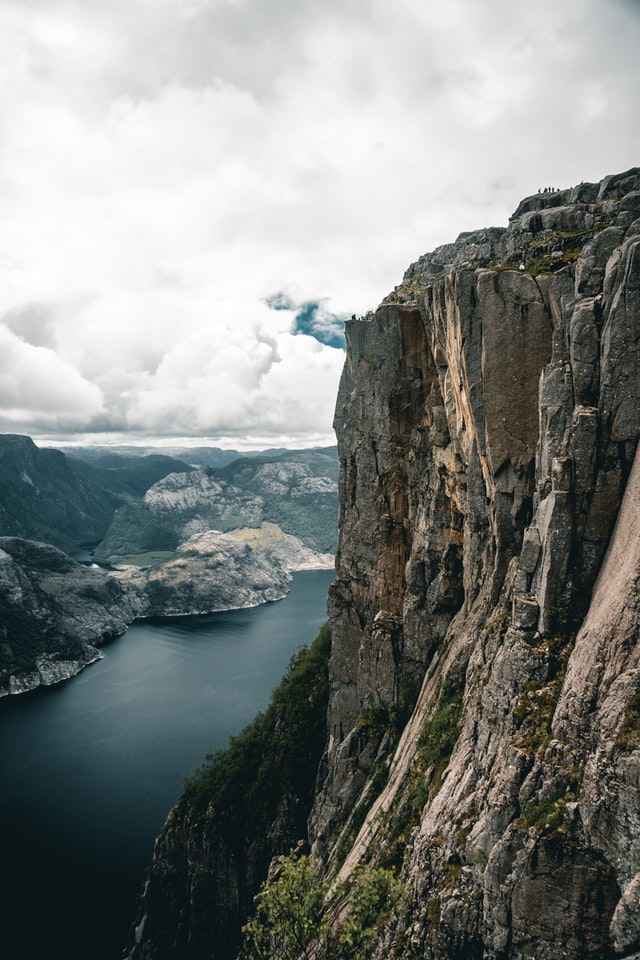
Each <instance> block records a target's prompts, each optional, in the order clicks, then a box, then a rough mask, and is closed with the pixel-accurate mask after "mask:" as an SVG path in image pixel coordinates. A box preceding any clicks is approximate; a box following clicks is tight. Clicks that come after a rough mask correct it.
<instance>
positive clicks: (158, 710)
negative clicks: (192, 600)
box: [0, 570, 333, 960]
mask: <svg viewBox="0 0 640 960" xmlns="http://www.w3.org/2000/svg"><path fill="white" fill-rule="evenodd" d="M332 579H333V571H327V570H322V571H306V572H301V573H298V574H296V575H295V576H294V581H293V584H292V588H291V591H290V593H289V595H288V597H287V598H286V599H285V600H281V601H279V602H278V603H269V604H265V605H263V606H260V607H255V608H253V609H250V610H237V611H232V612H229V613H217V614H212V615H210V616H202V617H184V618H178V619H173V620H158V621H145V622H140V623H136V624H133V625H132V626H131V627H130V628H129V630H128V631H127V633H126V634H124V635H123V636H122V637H120V638H118V639H117V640H115V641H114V642H113V643H111V644H109V646H108V647H105V649H104V652H105V658H104V660H102V661H100V662H98V663H96V664H93V665H92V666H90V667H88V668H87V669H86V670H84V671H83V672H82V673H81V674H79V675H78V676H77V677H74V678H73V679H71V680H69V681H67V682H65V683H63V684H60V685H58V686H57V687H54V688H51V689H49V690H45V691H38V692H35V693H33V694H25V695H22V696H20V697H17V698H4V699H3V700H0V776H1V778H2V779H1V785H0V858H1V859H0V863H1V864H2V872H3V877H4V878H5V880H6V882H7V883H8V885H9V892H8V896H5V897H3V899H2V900H1V901H0V903H1V904H2V906H1V907H0V942H1V943H2V944H3V947H4V948H6V947H7V946H8V943H9V942H12V943H13V944H14V946H13V947H12V951H9V952H7V953H6V954H5V955H6V956H16V957H18V956H19V957H21V960H31V958H34V960H35V958H36V957H38V958H40V957H44V956H50V957H56V958H57V957H58V956H60V957H65V960H80V958H82V960H88V958H90V960H117V958H118V957H119V956H120V954H121V949H122V946H123V944H124V941H125V940H126V937H127V933H128V929H129V926H130V924H131V922H132V920H133V919H134V916H135V900H136V894H137V891H138V889H139V886H140V884H141V882H142V879H143V876H144V870H145V868H146V866H147V865H148V864H149V862H150V860H151V855H152V849H153V840H154V838H155V836H156V835H157V833H158V832H159V830H160V829H161V827H162V824H163V822H164V820H165V818H166V815H167V813H168V811H169V809H170V807H171V806H172V804H173V803H174V802H175V800H176V799H177V797H178V796H179V794H180V790H181V787H182V781H183V777H184V776H185V775H187V774H188V773H190V772H191V770H192V769H193V768H194V767H195V766H197V765H198V764H199V763H201V762H202V760H203V759H204V757H205V755H206V754H207V753H209V752H212V751H213V750H216V749H218V748H219V747H224V746H226V744H227V742H228V739H229V736H230V735H231V734H234V733H237V732H238V731H239V730H241V729H242V727H244V726H245V725H246V724H247V723H248V722H249V721H250V720H252V719H253V717H254V716H255V714H256V713H257V712H258V711H259V710H262V709H264V707H265V706H266V705H267V703H268V701H269V695H270V693H271V691H272V689H273V687H274V686H275V685H276V684H277V683H278V681H279V679H280V677H281V676H282V674H283V672H284V670H285V669H286V666H287V663H288V661H289V659H290V657H291V655H292V654H293V653H294V652H295V651H296V650H298V649H299V647H300V646H301V645H302V644H303V643H310V642H311V641H312V640H313V639H314V637H315V636H316V634H317V633H318V630H319V628H320V626H321V625H322V623H323V622H324V620H325V619H326V594H327V589H328V587H329V584H330V583H331V580H332ZM18 944H20V946H18ZM3 953H4V950H3Z"/></svg>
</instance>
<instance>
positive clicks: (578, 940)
mask: <svg viewBox="0 0 640 960" xmlns="http://www.w3.org/2000/svg"><path fill="white" fill-rule="evenodd" d="M639 217H640V171H638V170H633V171H629V172H628V173H626V174H623V175H620V176H616V177H610V178H607V179H605V180H604V181H602V183H601V184H596V185H592V184H584V185H581V186H580V187H577V188H574V189H573V190H567V191H563V192H559V193H556V194H552V195H537V196H534V197H531V198H529V199H527V200H525V201H524V202H523V203H522V204H521V205H520V207H519V208H518V210H517V211H516V213H515V214H514V216H513V217H512V218H511V221H510V224H509V227H508V228H507V229H506V230H503V231H499V230H488V231H481V232H479V233H475V234H465V235H463V236H461V237H460V238H459V239H458V241H457V242H456V243H455V244H454V245H451V246H449V247H445V248H441V249H439V250H437V251H436V252H435V253H434V254H432V255H428V256H426V257H423V258H422V259H421V260H420V261H418V263H416V264H414V265H413V266H412V267H411V268H410V269H409V270H408V271H407V274H406V275H405V279H404V281H403V283H402V284H401V285H400V286H399V287H398V288H397V289H396V291H395V292H394V294H392V295H391V296H390V297H388V298H387V300H386V302H385V303H383V305H382V306H381V307H380V308H379V309H378V311H377V312H376V314H375V316H374V317H372V318H371V319H368V320H364V321H356V322H352V323H351V324H349V325H348V330H347V335H348V343H349V350H348V357H347V364H346V366H345V372H344V376H343V380H342V384H341V387H340V393H339V398H338V406H337V417H336V428H337V433H338V442H339V450H340V456H341V493H340V495H341V519H340V543H339V555H338V561H337V578H336V582H335V585H334V587H333V588H332V591H331V597H330V612H331V620H332V625H333V652H332V659H331V665H330V678H331V679H330V682H331V693H330V706H329V743H328V749H327V755H326V757H325V760H324V763H323V771H322V780H321V784H320V791H319V795H318V797H317V799H316V804H315V808H314V812H313V815H312V819H311V830H312V836H313V839H314V841H315V849H316V851H317V853H318V855H320V856H322V858H323V859H324V860H325V862H327V863H332V864H333V865H334V868H335V869H337V868H341V869H342V872H343V874H345V873H348V871H349V870H350V869H351V867H352V865H353V864H354V863H355V862H357V860H358V859H359V858H364V859H365V860H366V861H371V862H374V863H385V864H388V863H395V864H397V865H398V867H399V868H400V869H401V871H402V875H403V876H404V878H405V879H406V880H407V882H408V884H409V894H410V896H409V904H408V913H407V917H406V918H405V919H403V920H402V922H398V925H397V928H396V929H390V930H389V932H388V936H387V938H386V940H385V942H384V943H383V944H382V945H381V946H380V948H379V949H378V951H377V952H376V953H375V956H377V957H386V956H389V955H391V956H394V957H402V958H407V960H408V958H409V957H428V958H434V960H435V958H438V960H444V958H454V957H465V958H469V960H471V958H474V957H478V958H480V957H486V958H496V960H497V958H501V960H502V958H504V960H506V958H516V957H518V958H519V957H529V956H531V957H533V956H535V957H536V958H538V960H545V958H549V960H551V958H554V960H555V958H560V957H563V958H575V960H578V958H585V957H606V956H613V955H617V956H629V955H631V954H632V953H633V952H635V951H637V950H638V949H640V904H639V901H638V889H639V887H640V873H639V871H640V856H639V850H638V837H639V835H640V834H639V831H638V827H639V826H640V795H639V793H638V777H639V774H640V753H639V752H638V748H639V747H640V737H639V734H640V722H639V721H640V713H639V708H638V701H639V700H640V696H639V693H640V672H639V671H638V651H639V649H640V646H639V643H638V641H639V639H640V637H639V624H640V617H639V600H638V586H639V577H640V554H639V551H638V537H637V524H638V503H639V499H640V486H639V484H640V465H638V464H637V463H636V465H635V468H633V472H632V467H633V464H634V458H635V459H637V457H636V449H637V445H638V437H639V436H640V363H639V360H640V357H639V345H640V297H639V294H640V219H639ZM630 475H631V476H630ZM621 505H622V508H621ZM616 518H617V519H618V522H617V526H615V528H614V524H615V523H616ZM605 555H606V559H605ZM603 561H604V562H603ZM596 578H598V579H597V584H596V588H595V591H594V592H593V595H592V591H593V587H594V583H596ZM576 635H577V636H576ZM417 684H421V691H420V693H419V695H418V697H417V701H416V703H415V709H414V712H413V715H412V717H411V719H410V720H409V723H408V724H407V725H406V727H405V728H404V730H403V732H402V735H401V736H400V739H399V743H398V744H397V747H396V742H395V741H396V737H397V730H398V726H397V724H396V725H394V723H393V721H394V718H395V717H397V716H403V715H404V714H406V712H407V711H408V709H409V708H410V707H412V706H413V701H414V699H415V697H416V693H417ZM374 765H375V766H374ZM386 765H388V768H389V769H388V781H387V783H386V785H385V786H384V787H381V786H380V782H381V779H382V778H381V776H380V775H379V773H378V775H377V777H375V778H373V780H372V779H370V774H371V773H372V771H374V772H376V768H377V771H379V770H380V768H381V767H382V768H383V769H384V767H385V766H386ZM354 808H355V812H354ZM365 812H366V819H364V823H363V824H362V826H360V824H361V823H362V820H363V818H364V817H365ZM345 857H346V861H345V859H344V858H345Z"/></svg>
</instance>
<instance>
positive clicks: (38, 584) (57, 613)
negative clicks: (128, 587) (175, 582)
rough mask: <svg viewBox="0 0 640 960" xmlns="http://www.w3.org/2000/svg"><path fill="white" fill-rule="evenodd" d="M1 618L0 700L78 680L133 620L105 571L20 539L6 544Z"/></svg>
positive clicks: (0, 543)
mask: <svg viewBox="0 0 640 960" xmlns="http://www.w3.org/2000/svg"><path fill="white" fill-rule="evenodd" d="M0 610H1V613H0V696H5V695H7V694H12V693H25V692H26V691H28V690H34V689H36V688H37V687H40V686H49V685H51V684H53V683H58V682H59V681H60V680H66V679H68V678H69V677H72V676H74V675H75V674H76V673H79V672H80V670H82V669H83V668H84V667H86V666H87V665H88V664H89V663H93V662H94V661H95V660H98V659H100V658H101V657H102V656H103V654H102V653H101V651H100V650H99V649H98V648H99V647H100V646H101V645H102V644H104V643H105V642H107V641H108V640H111V639H113V638H114V637H117V636H118V635H119V634H121V633H124V631H125V630H126V628H127V624H128V623H130V622H131V621H132V620H133V618H134V612H133V610H132V607H131V604H130V603H129V601H128V599H127V597H126V595H125V593H124V591H123V589H122V587H121V586H120V584H118V583H116V582H115V581H114V580H112V579H111V578H110V577H108V576H106V574H105V573H104V572H103V571H101V570H97V569H95V568H89V567H86V566H83V565H82V564H79V563H76V562H75V561H74V560H71V558H70V557H68V556H67V555H66V554H64V553H62V551H60V550H58V549H57V548H56V547H53V546H51V545H49V544H46V543H37V542H34V541H31V540H21V539H19V538H17V537H0Z"/></svg>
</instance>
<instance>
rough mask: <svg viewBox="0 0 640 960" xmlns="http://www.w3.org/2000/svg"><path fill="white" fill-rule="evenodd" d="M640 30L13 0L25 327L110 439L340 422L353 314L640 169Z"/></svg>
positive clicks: (421, 13)
mask: <svg viewBox="0 0 640 960" xmlns="http://www.w3.org/2000/svg"><path fill="white" fill-rule="evenodd" d="M639 43H640V16H639V14H638V7H637V4H631V3H629V2H628V0H582V2H581V3H580V4H565V5H561V6H560V7H558V5H557V4H555V3H552V2H551V0H541V2H540V3H539V4H536V5H535V6H531V5H529V6H526V5H514V4H512V3H508V2H507V0H490V2H489V3H487V4H484V5H480V4H477V3H475V2H472V0H450V2H449V3H447V4H440V3H435V2H433V0H431V2H430V0H398V2H397V3H396V4H389V3H388V2H384V3H383V2H382V0H363V2H358V3H356V2H355V0H326V3H323V4H317V3H311V0H274V2H273V3H270V4H269V5H266V4H265V3H264V2H261V0H216V2H213V0H211V2H209V0H110V2H109V3H108V4H91V5H82V4H78V3H76V2H75V0H59V2H58V3H56V4H55V10H54V9H53V8H52V5H51V3H50V2H49V0H21V2H19V3H18V2H15V0H0V117H2V126H1V128H0V136H1V137H2V151H1V153H0V204H1V206H2V211H3V215H2V218H0V250H1V251H2V253H1V254H0V320H3V321H4V323H5V325H6V327H7V329H9V328H10V330H11V331H12V332H13V334H14V335H15V336H17V337H21V338H22V340H23V341H24V343H25V344H26V343H30V344H31V345H32V346H33V347H43V348H45V349H46V350H48V351H50V355H51V356H53V357H55V359H56V362H57V363H58V364H59V365H60V369H65V370H69V371H73V374H74V379H73V382H74V383H77V384H85V385H90V386H92V387H93V390H94V392H93V393H92V397H94V398H95V397H100V398H101V400H100V404H98V403H96V402H92V403H87V404H86V416H85V417H84V424H83V425H84V428H85V429H87V430H88V429H90V428H95V429H98V428H99V429H101V430H106V429H111V428H115V425H116V424H117V425H118V429H128V430H134V429H136V430H137V429H139V430H143V429H149V430H150V431H151V430H153V431H159V432H162V433H163V434H169V433H170V432H171V431H180V432H181V435H182V434H183V433H184V432H186V433H189V432H190V431H194V432H196V433H198V434H199V435H204V434H203V431H206V430H211V431H215V430H217V429H219V430H223V429H227V428H228V429H229V430H233V431H234V434H233V435H234V436H240V435H241V434H242V431H243V429H244V431H245V434H246V436H247V437H248V436H249V435H252V436H257V435H258V434H259V432H260V430H261V428H262V427H261V425H262V423H263V422H264V424H265V426H264V431H263V432H265V433H267V432H268V433H269V435H271V433H272V432H273V431H278V430H279V431H280V432H281V433H282V434H283V435H284V434H286V435H287V436H288V435H289V434H290V432H291V431H290V427H291V425H292V424H293V423H297V424H298V427H297V428H296V429H297V430H298V431H299V434H298V436H299V439H300V441H302V440H304V438H305V436H306V434H305V431H307V430H312V429H317V432H319V433H322V434H323V435H324V436H326V437H327V438H330V437H331V426H330V425H331V416H332V407H333V404H334V401H335V392H336V389H337V383H338V376H339V367H340V359H341V356H342V354H341V353H340V350H339V347H340V345H341V342H342V341H341V322H342V320H343V319H344V318H345V317H347V316H351V314H353V313H356V314H358V315H361V314H363V313H365V312H366V311H367V310H368V309H370V308H374V307H375V306H376V304H377V303H378V302H379V301H380V299H381V298H382V297H383V296H385V295H386V294H387V293H388V292H389V291H390V290H391V289H393V287H394V286H395V285H396V284H397V283H398V282H399V280H400V279H401V277H402V274H403V272H404V270H405V268H406V267H407V266H408V264H409V263H410V262H411V261H413V260H415V259H417V258H418V257H419V256H420V255H421V254H423V253H424V252H426V251H427V250H429V249H432V248H433V247H434V246H436V245H438V244H440V243H445V242H448V241H450V240H452V239H455V237H456V236H457V234H458V233H459V232H460V231H462V230H470V229H474V228H477V227H481V226H488V225H501V224H505V223H506V221H507V218H508V216H509V214H510V213H511V212H512V211H513V209H515V207H516V205H517V203H518V202H519V200H520V199H521V198H522V197H523V196H525V195H527V194H528V193H534V192H535V191H536V190H537V188H538V187H539V186H544V185H547V184H552V185H554V186H565V185H569V184H571V183H575V182H578V181H580V180H595V179H599V178H600V177H602V176H604V175H606V174H607V173H614V172H617V171H619V170H623V169H626V168H627V167H630V166H633V165H634V164H635V163H637V162H638V156H639V149H638V148H639V146H640V132H639V131H638V125H637V115H638V108H639V106H640V72H639V71H638V70H637V67H636V65H635V64H636V51H637V48H638V44H639ZM277 291H281V292H284V294H282V295H283V296H285V298H286V303H285V301H283V302H282V305H281V308H280V309H269V308H268V305H269V303H271V305H272V306H274V305H275V304H276V302H275V300H273V298H274V296H277V294H276V293H275V292H277ZM270 298H271V299H270ZM50 355H49V354H47V356H48V357H49V356H50ZM6 364H7V361H6V358H5V357H3V356H0V376H3V377H9V378H10V377H11V374H10V372H9V371H7V370H5V367H6ZM190 364H191V368H190V367H189V365H190ZM265 364H266V365H267V367H266V368H265ZM296 364H305V365H308V366H307V367H306V369H307V378H306V379H307V382H306V384H305V378H304V376H301V377H299V376H298V373H297V370H296ZM311 381H313V386H311V387H310V386H309V384H310V382H311ZM69 382H71V380H69ZM274 384H278V390H277V391H276V390H275V387H274ZM85 388H86V387H85ZM83 389H84V388H83ZM298 389H300V390H302V391H303V392H304V391H305V390H307V391H308V392H309V396H310V397H313V398H315V401H314V402H315V412H314V410H313V409H312V407H313V404H312V403H311V401H309V402H307V400H306V399H303V400H302V401H301V400H300V397H299V396H298V397H296V394H295V391H296V390H298ZM287 391H289V393H287ZM55 396H58V393H56V394H55ZM56 403H57V402H54V399H53V397H52V401H51V404H50V405H49V407H48V413H47V416H48V422H50V423H54V422H58V423H59V424H60V427H59V429H60V431H63V430H65V429H71V428H70V427H69V426H68V425H69V423H70V422H71V421H70V420H69V411H68V410H67V407H66V406H65V403H66V401H65V403H63V402H62V401H60V404H59V409H58V407H57V405H56ZM23 408H24V410H25V411H27V410H28V409H30V407H29V404H28V403H27V402H25V404H23ZM56 416H57V421H56ZM79 416H80V419H82V415H81V413H80V414H79ZM278 416H280V417H281V418H282V420H281V422H278ZM39 423H40V420H39V419H38V418H37V417H36V416H35V414H34V418H33V420H32V421H29V419H28V417H26V419H25V420H24V424H25V427H24V429H25V430H31V431H35V430H36V429H37V428H38V424H39ZM74 424H75V421H74ZM243 425H244V427H243ZM74 428H75V427H74ZM291 429H292V428H291Z"/></svg>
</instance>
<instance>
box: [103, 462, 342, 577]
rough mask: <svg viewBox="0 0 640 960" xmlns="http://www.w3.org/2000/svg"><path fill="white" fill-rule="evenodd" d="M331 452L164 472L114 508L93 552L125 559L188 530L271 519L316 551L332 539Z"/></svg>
mask: <svg viewBox="0 0 640 960" xmlns="http://www.w3.org/2000/svg"><path fill="white" fill-rule="evenodd" d="M337 497H338V457H337V449H336V448H333V447H329V448H326V449H324V450H296V451H287V453H286V454H280V455H277V456H273V457H269V456H264V457H251V458H249V457H245V458H242V459H240V460H235V461H234V462H233V463H230V464H228V465H226V466H225V467H221V468H219V469H213V468H210V469H208V470H206V471H203V470H194V471H191V472H188V473H176V474H171V475H170V476H167V477H165V478H163V479H162V480H160V481H159V482H158V483H156V484H154V486H152V487H151V488H150V489H149V490H148V491H147V492H146V494H145V495H144V497H143V499H142V500H141V501H138V502H135V503H133V502H132V503H129V504H126V505H125V506H123V507H122V508H120V509H119V510H118V511H117V513H116V514H115V516H114V518H113V522H112V524H111V526H110V528H109V531H108V532H107V534H106V536H105V538H104V540H103V541H102V543H101V544H100V545H99V546H98V547H97V549H96V556H97V557H98V558H100V559H101V560H103V561H105V562H109V563H117V562H127V561H128V560H130V559H131V558H132V557H140V556H141V555H144V554H146V553H153V552H158V551H160V552H165V551H168V552H173V551H174V550H176V548H177V547H178V546H179V545H180V544H181V543H184V542H185V541H186V540H188V539H189V537H191V536H193V535H194V534H198V533H204V532H206V531H207V530H219V531H221V532H225V533H226V532H229V531H232V530H237V529H240V528H247V527H249V528H258V527H260V526H261V524H263V523H271V524H276V525H277V526H278V527H280V529H281V530H282V531H283V532H284V533H286V534H289V535H291V536H294V537H297V538H299V539H300V540H301V541H302V543H304V544H306V546H307V547H309V548H310V549H312V550H314V551H315V552H317V553H320V554H333V553H334V552H335V544H336V539H337V525H338V520H337Z"/></svg>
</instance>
